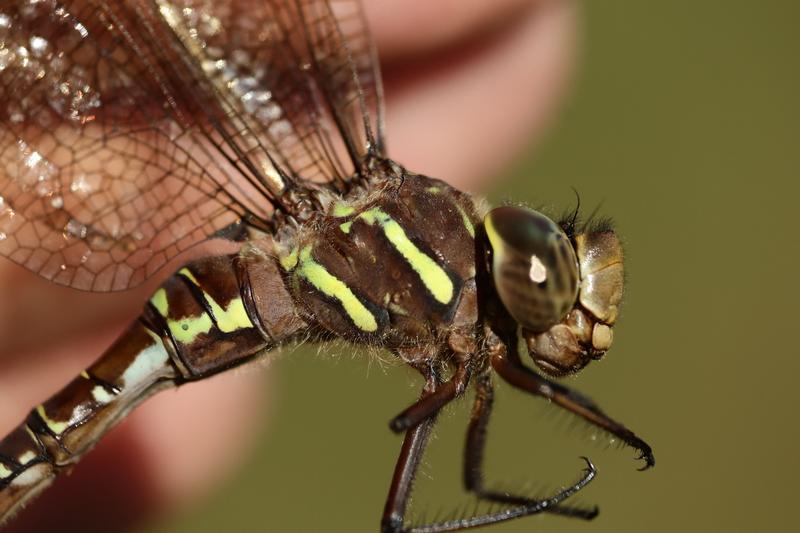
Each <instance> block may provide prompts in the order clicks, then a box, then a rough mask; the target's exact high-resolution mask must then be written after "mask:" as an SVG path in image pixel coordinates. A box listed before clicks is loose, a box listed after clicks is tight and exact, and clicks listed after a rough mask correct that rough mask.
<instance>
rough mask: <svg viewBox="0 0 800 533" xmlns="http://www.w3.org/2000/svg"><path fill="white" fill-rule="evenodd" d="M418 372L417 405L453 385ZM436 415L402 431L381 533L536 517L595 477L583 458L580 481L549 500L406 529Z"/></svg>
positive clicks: (428, 531)
mask: <svg viewBox="0 0 800 533" xmlns="http://www.w3.org/2000/svg"><path fill="white" fill-rule="evenodd" d="M418 370H420V371H422V372H423V374H424V375H425V378H426V383H425V388H424V390H423V393H422V397H421V398H420V401H422V400H424V399H425V398H427V397H431V396H436V394H437V391H438V390H439V388H440V387H444V386H446V385H447V383H450V382H451V381H453V380H452V379H451V380H450V381H448V382H446V383H441V381H440V380H439V379H438V377H437V374H436V372H435V371H433V370H432V369H431V370H427V371H425V370H424V369H422V368H418ZM418 403H419V402H418ZM415 405H416V404H415ZM437 414H438V410H437V411H434V412H433V413H432V414H431V415H430V416H428V417H427V418H423V419H422V421H421V422H419V423H418V424H417V425H415V426H413V427H411V428H410V429H409V430H407V431H406V436H405V439H404V440H403V446H402V448H401V450H400V455H399V456H398V458H397V463H396V465H395V470H394V475H393V476H392V484H391V486H390V488H389V495H388V496H387V498H386V505H385V506H384V510H383V519H382V520H381V531H382V532H383V533H439V532H444V531H458V530H463V529H470V528H474V527H479V526H485V525H489V524H494V523H497V522H504V521H506V520H511V519H513V518H520V517H523V516H527V515H531V514H536V513H540V512H543V511H547V510H550V509H552V508H554V507H556V506H558V504H559V503H560V502H561V501H563V500H565V499H566V498H568V497H570V496H572V495H573V494H575V493H576V492H578V491H579V490H581V489H582V488H583V487H584V486H586V485H587V484H588V483H589V482H590V481H591V480H592V479H593V478H594V476H595V474H596V470H595V468H594V465H593V464H592V463H591V462H590V461H589V460H588V459H585V458H584V459H585V460H586V463H587V468H586V469H584V471H583V475H582V476H581V477H580V479H579V480H578V481H577V482H575V483H574V484H572V485H570V486H568V487H565V488H563V489H561V490H560V491H558V492H557V493H556V494H555V495H553V496H551V497H550V498H546V499H542V500H532V501H528V502H526V503H524V504H521V505H517V506H515V507H512V508H509V509H505V510H503V511H499V512H495V513H488V514H484V515H478V516H472V517H468V518H459V519H456V520H449V521H444V522H436V523H432V524H424V525H417V526H410V527H406V525H405V513H406V509H407V508H408V502H409V498H410V496H411V490H412V486H413V483H414V477H415V475H416V473H417V469H418V468H419V465H420V462H421V461H422V456H423V454H424V452H425V447H426V446H427V444H428V439H429V438H430V434H431V429H432V428H433V425H434V423H435V422H436V416H437ZM556 512H557V511H556Z"/></svg>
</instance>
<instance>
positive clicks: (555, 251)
mask: <svg viewBox="0 0 800 533" xmlns="http://www.w3.org/2000/svg"><path fill="white" fill-rule="evenodd" d="M483 223H484V227H485V229H486V236H487V237H488V239H489V245H490V247H491V251H492V265H491V268H492V279H493V280H494V285H495V289H496V290H497V294H498V296H499V297H500V300H501V301H502V302H503V305H504V306H505V308H506V309H507V310H508V312H509V314H511V316H512V317H513V318H514V320H516V321H517V322H519V323H520V324H521V325H522V326H523V327H525V328H526V329H528V330H530V331H532V332H536V333H540V332H543V331H547V330H548V329H549V328H550V327H551V326H553V325H554V324H556V323H558V322H560V321H561V320H562V319H563V318H564V317H565V316H566V314H567V313H568V312H569V311H570V310H571V309H572V307H573V305H574V304H575V299H576V297H577V295H578V260H577V259H576V257H575V250H574V248H573V246H572V243H570V241H569V238H568V237H567V236H566V234H565V233H564V231H563V230H562V229H561V228H560V227H559V226H558V225H556V224H555V223H554V222H553V221H552V220H550V219H549V218H547V217H546V216H544V215H543V214H541V213H538V212H536V211H533V210H532V209H525V208H521V207H512V206H504V207H498V208H495V209H492V210H491V211H490V212H489V213H488V214H487V215H486V217H485V218H484V221H483Z"/></svg>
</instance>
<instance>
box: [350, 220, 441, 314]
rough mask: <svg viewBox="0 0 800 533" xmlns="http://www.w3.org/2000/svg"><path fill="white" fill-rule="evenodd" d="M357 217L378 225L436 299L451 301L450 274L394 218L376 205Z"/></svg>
mask: <svg viewBox="0 0 800 533" xmlns="http://www.w3.org/2000/svg"><path fill="white" fill-rule="evenodd" d="M358 218H360V219H361V220H363V221H364V222H366V223H367V224H369V225H378V226H379V227H380V228H381V229H382V230H383V234H384V235H385V236H386V239H387V240H388V241H389V243H391V245H392V246H393V247H394V248H395V250H397V251H398V252H399V253H400V255H402V256H403V259H405V260H406V261H407V262H408V264H409V265H411V268H412V269H414V272H416V273H417V275H418V276H419V278H420V280H422V283H423V285H425V288H427V289H428V291H430V293H431V294H432V295H433V297H434V298H435V299H436V301H438V302H440V303H442V304H448V303H450V301H452V299H453V294H454V292H455V288H454V287H453V281H452V280H451V279H450V276H448V275H447V272H445V271H444V269H443V268H442V267H441V266H439V264H438V263H436V261H434V260H433V259H432V258H431V257H429V256H428V255H427V254H425V253H424V252H423V251H422V250H420V249H419V248H418V247H417V245H416V244H414V243H413V242H412V241H411V239H409V238H408V235H407V234H406V232H405V230H404V229H403V227H402V226H401V225H400V224H399V223H398V222H397V221H396V220H394V219H393V218H392V217H391V216H389V215H388V214H387V213H385V212H384V211H383V210H382V209H380V208H378V207H374V208H372V209H369V210H367V211H364V212H363V213H361V214H360V215H359V216H358Z"/></svg>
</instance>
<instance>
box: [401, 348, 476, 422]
mask: <svg viewBox="0 0 800 533" xmlns="http://www.w3.org/2000/svg"><path fill="white" fill-rule="evenodd" d="M424 373H425V372H423V374H424ZM469 377H470V368H469V366H468V365H467V363H466V362H464V363H461V364H460V365H459V366H458V367H457V368H456V371H455V372H454V373H453V376H452V377H451V378H450V379H449V380H448V381H445V382H444V383H441V384H440V385H437V386H436V387H435V389H434V390H432V391H431V392H430V393H429V394H423V395H422V397H421V398H420V399H419V400H417V401H416V402H415V403H414V404H412V405H410V406H409V407H407V408H406V409H404V410H403V412H402V413H400V414H399V415H397V416H396V417H394V418H393V419H392V420H391V421H390V422H389V428H391V430H392V431H394V432H395V433H400V432H401V431H406V430H408V429H409V428H412V427H414V426H416V425H417V424H419V423H420V422H422V421H423V420H425V419H427V418H430V417H431V416H433V415H434V414H436V413H438V412H439V410H440V409H441V408H442V407H444V406H445V405H447V404H448V403H450V402H451V401H453V399H455V398H456V397H457V396H460V395H461V394H462V393H463V392H464V390H466V388H467V384H468V383H469Z"/></svg>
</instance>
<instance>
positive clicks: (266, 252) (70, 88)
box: [0, 0, 655, 533]
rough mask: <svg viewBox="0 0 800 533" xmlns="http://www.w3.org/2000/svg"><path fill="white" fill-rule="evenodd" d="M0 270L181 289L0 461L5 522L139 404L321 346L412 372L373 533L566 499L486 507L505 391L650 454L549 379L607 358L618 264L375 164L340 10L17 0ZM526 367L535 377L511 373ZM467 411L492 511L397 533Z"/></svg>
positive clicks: (241, 3) (530, 215)
mask: <svg viewBox="0 0 800 533" xmlns="http://www.w3.org/2000/svg"><path fill="white" fill-rule="evenodd" d="M0 123H1V125H0V255H2V256H4V257H5V258H7V259H8V260H10V261H13V262H15V263H17V264H19V265H21V266H23V267H24V268H26V269H28V270H30V271H32V272H34V273H36V274H38V275H39V276H42V277H43V278H46V279H48V280H51V281H52V282H54V283H57V284H61V285H65V286H69V287H73V288H76V289H80V290H87V291H98V292H103V291H122V290H125V289H129V288H131V287H135V286H137V285H139V284H142V283H143V282H145V281H146V280H148V279H151V278H152V277H153V276H156V275H157V274H158V272H159V271H160V269H162V268H164V267H165V265H168V264H170V262H171V261H173V260H175V261H179V260H180V257H181V255H182V254H184V253H186V252H187V251H188V250H189V249H191V248H193V247H195V246H196V245H198V244H200V243H202V242H204V241H208V240H218V241H224V242H227V243H230V244H231V246H234V247H235V249H234V251H233V252H230V253H225V254H222V255H209V256H205V257H202V258H200V259H196V260H193V261H190V262H188V263H185V264H184V266H182V267H181V268H179V269H178V270H177V272H175V273H174V274H173V275H171V276H170V277H168V278H167V279H166V281H164V282H163V284H162V285H161V286H160V287H159V288H158V289H157V290H156V291H155V292H154V293H153V294H152V296H151V297H150V299H149V300H148V301H146V302H145V303H144V307H143V310H142V312H141V315H140V316H139V317H138V318H137V319H136V320H135V321H133V322H132V323H131V324H130V326H129V327H128V329H127V330H126V331H125V332H124V333H123V334H122V335H121V336H120V337H119V339H118V340H117V341H116V342H115V343H114V344H113V345H112V346H111V347H110V348H108V350H107V351H106V352H105V353H103V354H102V355H101V356H100V357H99V359H97V361H96V362H95V363H93V364H92V365H91V366H89V367H88V368H86V369H85V370H84V371H82V372H80V374H79V375H78V376H76V377H75V378H74V380H73V381H71V382H70V383H68V384H67V385H66V386H65V387H64V388H63V389H61V390H60V391H59V392H56V393H55V394H54V395H53V396H52V397H50V398H49V399H47V400H45V401H44V402H43V403H41V404H39V405H37V406H35V407H34V408H33V409H32V410H31V411H30V414H29V415H28V416H27V417H26V418H25V420H24V421H22V423H20V425H19V426H18V427H16V428H15V429H14V430H13V431H11V433H9V434H8V435H6V436H5V437H4V438H3V439H2V440H1V441H0V520H2V521H7V520H10V519H11V517H12V516H13V515H14V513H15V512H16V511H18V510H19V509H20V508H21V507H22V506H24V505H25V504H26V503H28V502H29V501H30V500H31V499H32V498H33V497H34V496H35V495H36V494H38V493H39V492H41V491H42V490H44V489H45V488H46V487H47V485H49V484H50V483H51V482H52V481H53V480H54V479H55V478H57V477H58V476H59V475H61V474H63V473H65V472H68V471H69V470H71V469H72V468H73V467H75V465H76V463H77V462H78V461H79V459H80V458H81V457H82V456H83V455H84V454H86V453H87V452H89V451H90V450H91V449H92V447H93V446H94V445H95V444H96V443H97V442H98V441H99V440H100V439H101V438H102V437H103V436H104V435H105V434H106V433H107V432H108V431H109V430H110V429H111V428H112V427H114V426H115V425H116V424H117V423H119V422H120V421H121V420H123V419H124V417H125V416H126V414H127V413H129V412H130V411H131V410H132V409H134V408H135V407H136V406H137V405H138V404H140V403H141V402H143V401H144V400H146V399H147V398H148V397H150V396H152V395H153V394H155V393H157V392H159V391H162V390H165V389H169V388H173V387H177V386H182V385H185V384H188V383H191V382H193V381H198V380H202V379H206V378H209V377H210V376H213V375H215V374H218V373H220V372H224V371H227V370H229V369H231V368H234V367H237V366H239V365H242V364H245V363H248V362H250V361H253V360H256V359H259V358H264V357H268V356H269V354H270V353H271V352H273V351H275V350H277V349H279V348H280V347H282V346H285V345H289V344H293V343H298V342H309V341H313V342H320V343H324V342H327V341H329V340H333V339H340V340H344V341H347V342H349V343H351V344H353V345H360V346H372V347H377V348H380V349H383V350H386V351H388V352H390V353H391V354H392V355H393V356H394V357H396V358H397V359H399V360H400V361H402V362H403V363H405V364H407V365H409V366H410V367H412V368H413V369H415V370H416V371H418V372H419V374H420V376H421V380H422V382H423V385H422V390H421V393H420V396H419V398H418V399H417V400H416V401H415V402H414V403H412V404H411V405H410V406H408V407H407V408H405V409H404V410H402V411H401V412H400V413H399V414H398V415H397V416H396V417H395V418H393V419H392V420H391V421H390V424H389V425H390V428H391V430H392V431H394V432H396V433H399V434H404V439H403V442H402V445H401V448H400V453H399V457H398V459H397V462H396V465H395V468H394V474H393V476H392V478H391V484H390V488H389V493H388V497H387V500H386V505H385V508H384V510H383V515H382V519H381V522H380V528H381V530H382V531H384V532H401V531H402V532H418V533H419V532H429V533H434V532H439V531H456V530H463V529H469V528H473V527H478V526H485V525H490V524H495V523H500V522H504V521H507V520H511V519H515V518H520V517H524V516H528V515H534V514H538V513H542V512H549V513H554V514H559V515H564V516H570V517H575V518H582V519H591V518H593V517H594V516H595V515H596V514H597V509H596V508H591V509H586V508H582V507H572V506H570V505H569V501H568V500H569V498H571V497H572V496H573V495H574V494H576V493H578V492H579V491H580V490H581V489H582V488H583V487H585V486H586V485H587V484H588V483H589V482H590V481H591V480H592V479H593V478H594V477H595V474H596V469H595V467H594V465H593V464H592V463H591V461H589V460H588V459H586V458H584V460H585V465H584V467H583V469H582V470H580V472H579V475H578V477H577V478H576V479H573V480H572V481H570V482H568V483H566V484H565V485H563V486H562V487H561V488H560V489H558V490H555V491H553V492H552V494H549V495H547V496H545V497H537V498H532V497H528V496H525V495H524V494H512V493H508V492H504V491H496V490H493V489H492V488H491V484H490V483H489V482H488V481H487V480H486V477H485V475H484V469H483V458H484V447H485V443H486V438H487V427H488V423H489V419H490V415H491V412H492V405H493V397H494V383H495V381H496V380H498V379H501V380H503V381H505V382H507V383H509V384H510V385H511V386H513V387H514V388H517V389H520V390H522V391H525V392H527V393H529V394H530V395H532V396H536V397H540V398H544V399H546V400H548V401H549V402H551V403H552V404H554V405H556V406H558V407H559V408H561V409H564V410H566V411H569V412H572V413H574V414H575V415H577V416H578V417H580V418H582V419H584V420H586V421H588V423H589V424H592V425H594V426H596V427H597V428H599V429H601V430H603V431H605V432H607V433H609V434H610V435H613V436H614V437H616V438H618V439H620V440H621V441H622V442H623V443H625V444H627V445H628V446H630V447H632V448H634V449H635V450H636V451H637V452H638V457H637V458H638V459H640V460H642V461H643V466H642V469H646V468H649V467H651V466H653V465H654V463H655V460H654V456H653V453H652V449H651V447H650V446H649V445H648V444H647V443H646V442H645V441H644V440H642V439H641V438H639V437H638V436H637V435H636V434H635V433H634V432H633V431H631V430H630V429H628V428H627V427H626V426H625V425H623V424H622V423H620V422H618V421H616V420H615V419H613V418H611V417H610V416H608V415H607V414H605V412H604V411H603V410H602V409H601V408H600V407H599V406H598V405H597V404H596V403H595V402H594V401H592V400H591V399H590V398H588V397H586V396H585V395H583V394H581V393H579V392H577V391H575V390H572V389H571V388H568V387H566V386H565V385H562V384H560V383H559V382H557V381H556V378H558V377H561V376H566V375H571V374H574V373H576V372H578V371H579V370H581V369H582V368H584V367H585V366H586V365H587V364H588V363H589V362H591V361H593V360H597V359H600V358H601V357H602V356H603V355H604V354H605V353H606V352H607V351H608V349H609V348H610V346H611V343H612V340H613V327H614V325H615V323H616V319H617V315H618V310H619V305H620V302H621V298H622V291H623V253H622V248H621V246H620V242H619V238H618V236H617V234H616V232H615V231H614V229H613V228H612V227H611V226H610V225H609V224H607V223H597V222H591V221H581V217H579V214H578V210H577V209H576V210H575V212H574V213H573V214H572V215H571V216H566V217H563V219H562V220H554V219H553V218H551V217H548V216H546V215H545V214H543V213H540V212H538V211H535V210H532V209H529V208H527V207H521V206H517V205H503V206H498V207H495V208H493V209H487V208H484V207H482V205H483V204H482V203H481V202H478V201H477V200H476V199H475V198H474V197H473V196H471V195H469V194H467V193H464V192H461V191H459V190H457V189H455V188H453V187H451V186H449V185H448V184H447V183H445V182H444V181H440V180H438V179H434V178H431V177H427V176H424V175H421V174H417V173H414V172H412V171H410V170H408V169H406V168H404V167H403V166H401V165H400V164H398V163H396V162H394V161H393V160H392V159H390V158H389V157H388V155H387V150H386V143H385V139H384V102H383V89H382V85H381V76H380V71H379V64H378V59H377V52H376V48H375V45H374V44H373V42H372V40H371V38H370V35H369V31H368V26H367V24H366V21H365V16H364V13H363V10H362V8H361V6H360V4H359V2H358V1H357V0H258V1H252V0H226V1H217V0H127V1H114V2H100V1H95V0H72V1H69V0H63V1H62V0H12V1H7V2H3V4H2V5H1V6H0ZM525 350H527V353H528V354H529V356H530V357H531V358H532V360H533V365H529V364H525V362H524V361H523V355H521V354H524V352H525ZM470 387H471V388H474V390H475V399H474V405H473V408H472V412H471V416H470V420H469V425H468V430H467V438H466V445H465V452H464V454H465V459H464V484H465V488H466V490H467V491H469V492H471V493H473V494H474V495H475V496H476V497H477V498H478V499H479V500H483V501H486V502H492V503H495V504H500V510H491V511H487V512H486V513H483V514H480V513H477V511H476V514H474V515H469V516H462V517H458V518H455V519H451V520H444V521H438V522H436V521H434V522H432V523H424V524H414V523H412V521H411V520H409V519H408V517H407V510H408V504H409V499H410V495H411V491H412V486H413V482H414V479H415V474H416V472H417V470H418V468H419V465H420V461H421V457H422V455H423V452H424V450H425V448H426V444H427V442H428V440H429V437H430V435H431V430H432V428H433V427H434V425H435V423H436V420H437V415H438V414H439V413H440V411H441V410H442V408H443V407H444V406H446V405H448V404H449V403H451V402H453V401H454V400H455V399H457V398H460V397H462V396H464V394H465V392H466V391H467V390H468V389H469V388H470Z"/></svg>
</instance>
